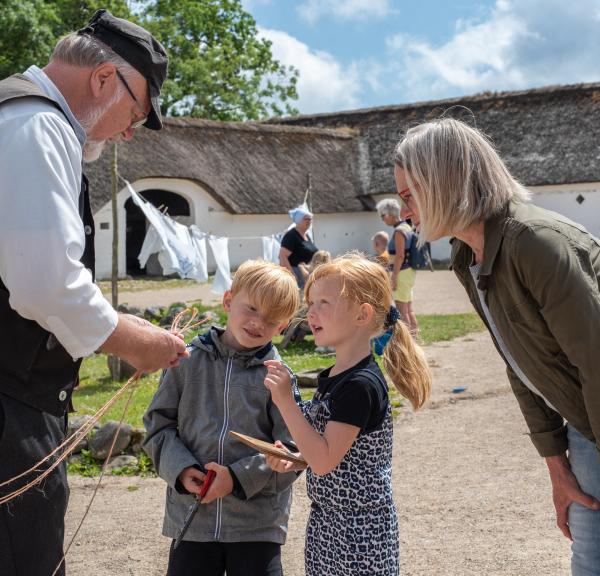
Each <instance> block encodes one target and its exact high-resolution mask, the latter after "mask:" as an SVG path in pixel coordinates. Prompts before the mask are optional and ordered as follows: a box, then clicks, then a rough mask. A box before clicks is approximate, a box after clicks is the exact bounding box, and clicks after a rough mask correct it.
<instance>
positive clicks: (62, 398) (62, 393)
mask: <svg viewBox="0 0 600 576" xmlns="http://www.w3.org/2000/svg"><path fill="white" fill-rule="evenodd" d="M58 399H59V400H60V401H61V402H64V401H65V400H66V399H67V392H66V391H65V390H61V391H60V393H59V394H58Z"/></svg>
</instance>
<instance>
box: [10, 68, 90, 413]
mask: <svg viewBox="0 0 600 576" xmlns="http://www.w3.org/2000/svg"><path fill="white" fill-rule="evenodd" d="M31 97H36V98H42V99H44V100H47V101H49V102H51V103H52V104H53V105H54V106H56V107H57V108H58V109H59V110H60V106H59V105H58V103H57V102H55V101H54V100H52V98H49V97H48V96H47V95H46V94H44V93H43V92H42V91H41V90H40V88H39V87H38V86H37V85H36V84H34V83H33V82H31V81H30V80H28V79H27V78H26V77H25V76H21V75H15V76H10V77H9V78H6V79H5V80H2V81H0V106H2V105H3V104H5V103H7V102H9V101H12V100H15V99H17V98H31ZM61 113H62V110H61ZM0 154H2V151H1V150H0ZM40 185H41V186H43V182H42V183H40ZM0 193H2V191H0ZM4 193H7V191H4ZM79 213H80V215H81V220H82V226H83V227H84V230H85V250H84V253H83V256H82V257H81V262H82V264H83V265H84V266H85V267H86V268H89V269H90V270H91V272H92V276H93V275H94V263H95V257H94V220H93V218H92V210H91V207H90V201H89V195H88V182H87V178H86V177H85V176H83V177H82V182H81V192H80V195H79ZM80 365H81V360H76V361H73V358H71V356H70V355H69V353H68V352H67V351H66V350H65V349H64V348H63V346H62V345H61V344H60V342H59V341H58V340H57V339H56V337H55V336H54V335H53V334H51V333H50V332H48V331H46V330H44V329H43V328H42V327H41V326H40V325H39V324H38V323H37V322H34V321H33V320H27V319H25V318H23V317H22V316H20V315H19V314H17V312H15V311H14V310H13V309H12V308H11V307H10V304H9V292H8V289H7V288H6V286H5V285H4V282H3V281H2V278H0V393H2V394H6V395H8V396H11V397H12V398H15V399H17V400H20V401H21V402H24V403H25V404H28V405H30V406H33V407H34V408H37V409H38V410H41V411H43V412H49V413H50V414H53V415H55V416H62V415H64V413H65V412H66V410H67V408H68V406H69V403H70V399H71V394H72V393H73V388H75V386H76V385H77V382H78V374H79V366H80Z"/></svg>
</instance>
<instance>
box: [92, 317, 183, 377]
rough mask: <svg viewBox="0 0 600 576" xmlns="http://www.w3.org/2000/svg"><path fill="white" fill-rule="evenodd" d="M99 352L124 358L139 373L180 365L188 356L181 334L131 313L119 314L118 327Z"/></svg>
mask: <svg viewBox="0 0 600 576" xmlns="http://www.w3.org/2000/svg"><path fill="white" fill-rule="evenodd" d="M100 351H101V352H105V353H107V354H114V355H115V356H119V357H120V358H123V360H126V361H127V362H129V364H131V365H132V366H133V367H134V368H136V369H137V370H139V371H140V372H154V371H155V370H160V369H163V368H171V367H173V366H177V364H178V363H179V360H180V359H181V358H185V357H187V356H188V355H189V353H188V352H187V350H186V348H185V342H184V341H183V338H182V337H181V336H180V335H178V334H172V333H171V332H168V331H167V330H164V329H163V328H159V327H158V326H154V324H151V323H150V322H148V321H146V320H144V319H142V318H138V317H136V316H131V315H130V314H119V323H118V324H117V327H116V328H115V330H114V331H113V333H112V334H111V335H110V336H109V337H108V339H107V340H106V342H104V344H103V345H102V346H101V347H100Z"/></svg>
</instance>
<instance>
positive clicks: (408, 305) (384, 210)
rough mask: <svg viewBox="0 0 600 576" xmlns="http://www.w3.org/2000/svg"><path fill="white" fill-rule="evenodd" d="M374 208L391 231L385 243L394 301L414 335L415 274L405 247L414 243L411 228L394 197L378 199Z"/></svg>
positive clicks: (415, 329) (415, 319) (415, 324)
mask: <svg viewBox="0 0 600 576" xmlns="http://www.w3.org/2000/svg"><path fill="white" fill-rule="evenodd" d="M375 208H376V209H377V213H378V214H379V217H380V218H381V219H382V220H383V222H384V223H385V224H387V225H388V226H391V227H392V228H393V229H394V232H393V233H392V235H391V236H390V240H389V243H388V253H389V255H390V265H391V267H392V270H391V273H390V280H391V283H392V291H393V296H394V301H395V303H396V308H398V311H399V312H400V315H401V316H402V320H404V323H405V324H406V325H407V326H408V329H409V330H410V333H411V334H412V335H413V336H416V335H417V333H418V331H419V325H418V323H417V317H416V316H415V313H414V311H413V307H412V301H413V287H414V285H415V280H416V278H417V273H416V271H415V270H414V269H413V268H411V266H410V262H409V260H410V259H409V255H408V247H409V246H410V244H411V242H413V241H415V239H414V238H413V237H414V232H413V230H412V227H411V225H410V224H409V223H408V222H406V220H404V219H403V217H402V208H401V206H400V204H399V202H398V201H397V200H395V199H394V198H384V199H383V200H380V201H379V202H378V203H377V206H375Z"/></svg>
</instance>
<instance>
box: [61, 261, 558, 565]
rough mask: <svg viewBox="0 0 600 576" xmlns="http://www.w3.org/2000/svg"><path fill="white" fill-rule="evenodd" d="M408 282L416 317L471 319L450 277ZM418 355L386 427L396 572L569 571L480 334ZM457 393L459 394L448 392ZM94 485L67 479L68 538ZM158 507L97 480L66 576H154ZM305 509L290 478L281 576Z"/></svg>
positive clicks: (115, 481) (160, 550)
mask: <svg viewBox="0 0 600 576" xmlns="http://www.w3.org/2000/svg"><path fill="white" fill-rule="evenodd" d="M419 281H420V283H419V285H418V286H417V294H419V292H422V293H423V295H425V294H427V295H429V296H430V300H425V299H423V298H421V299H420V300H417V301H416V304H417V303H418V306H417V305H416V306H415V307H416V309H417V311H418V312H424V311H425V310H424V309H426V310H427V311H428V312H429V313H434V312H439V313H449V312H462V311H470V309H469V307H468V302H466V301H465V297H464V296H463V294H462V293H460V292H459V290H460V287H458V286H457V284H456V281H455V280H454V279H453V277H452V276H451V275H450V274H449V273H446V272H439V273H438V272H436V273H434V274H430V273H422V274H420V275H419ZM434 281H435V282H434ZM427 282H430V283H432V284H427V285H426V283H427ZM182 299H183V300H185V299H187V298H182ZM152 304H158V302H152ZM428 306H429V308H427V307H428ZM427 354H428V358H429V361H430V364H431V365H432V369H433V372H434V389H433V393H432V398H431V401H430V402H429V403H428V405H427V407H425V408H424V409H423V410H421V411H419V412H417V413H413V412H412V411H411V410H410V409H409V408H406V409H403V410H402V412H401V414H400V415H399V416H398V418H397V419H396V422H395V432H394V469H393V487H394V494H395V501H396V504H397V508H398V514H399V518H400V531H401V566H402V569H401V573H402V574H403V575H405V576H480V575H482V574H486V575H498V576H500V575H502V576H523V575H525V574H531V575H534V576H538V575H539V576H542V575H543V576H559V575H563V574H565V573H568V567H569V543H568V542H567V540H565V539H564V538H563V537H562V535H561V533H560V532H559V530H558V529H557V528H556V527H555V524H554V512H553V507H552V501H551V489H550V482H549V479H548V476H547V472H546V470H545V466H544V463H543V461H542V460H541V458H539V457H538V456H537V453H536V452H535V450H534V448H533V446H532V444H531V442H530V440H529V439H528V437H527V436H526V434H525V431H526V427H525V423H524V421H523V419H522V417H521V414H520V412H519V408H518V405H517V403H516V400H515V399H514V398H513V396H512V394H511V393H510V390H509V386H508V383H507V381H506V377H505V376H504V369H503V366H502V362H501V360H500V359H499V357H498V355H497V353H496V352H495V350H494V349H493V346H492V344H491V341H490V339H489V336H488V335H487V333H477V334H473V335H469V336H466V337H463V338H460V339H457V340H455V341H453V342H448V343H438V344H433V345H430V346H428V347H427ZM457 386H463V387H466V390H465V391H464V392H461V393H458V394H455V393H453V392H452V389H453V388H455V387H457ZM94 485H95V484H94V481H93V480H89V479H84V478H80V477H73V478H71V501H70V507H69V512H68V515H67V531H68V536H69V535H70V533H72V531H73V530H74V529H75V527H76V526H77V525H78V523H79V520H80V518H81V516H82V514H83V512H84V509H85V506H86V505H87V503H88V502H89V498H90V496H91V493H92V490H93V487H94ZM163 498H164V483H163V481H162V480H160V479H141V478H114V477H110V478H107V479H105V480H104V482H103V484H102V486H101V488H100V491H99V493H98V496H97V498H96V501H95V503H94V506H93V508H92V510H91V512H90V514H89V516H88V518H87V520H86V521H85V523H84V525H83V528H82V529H81V531H80V533H79V535H78V536H77V539H76V541H75V544H74V545H73V547H72V549H71V551H70V552H69V554H68V556H67V566H68V573H69V574H70V576H90V575H93V576H108V575H111V576H112V575H114V574H120V575H131V576H138V575H139V576H142V575H144V576H155V575H156V576H158V575H162V574H164V573H165V567H166V560H167V552H168V546H169V542H168V541H167V539H165V538H164V537H162V536H161V534H160V529H161V523H162V514H163ZM308 506H309V505H308V500H307V498H306V493H305V487H304V479H303V478H301V479H300V480H299V481H298V482H297V483H296V485H295V489H294V502H293V508H292V513H291V518H290V524H289V535H288V541H287V544H286V545H285V546H284V548H283V557H284V569H285V573H286V575H287V576H302V575H303V574H304V569H303V542H304V526H305V523H306V517H307V514H308ZM69 539H70V538H68V539H67V541H68V540H69ZM199 573H201V572H199Z"/></svg>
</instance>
